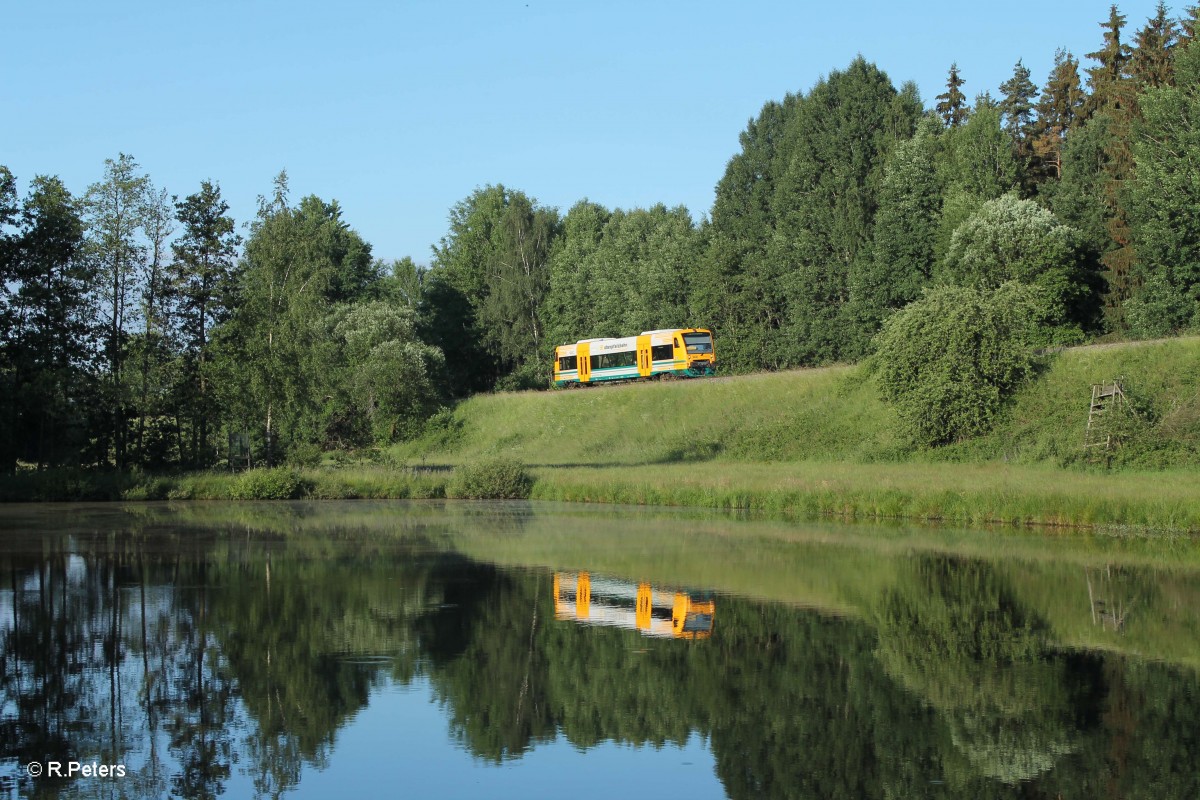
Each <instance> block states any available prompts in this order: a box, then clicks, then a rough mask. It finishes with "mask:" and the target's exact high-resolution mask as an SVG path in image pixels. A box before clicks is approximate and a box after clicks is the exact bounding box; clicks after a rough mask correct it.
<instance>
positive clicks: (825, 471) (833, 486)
mask: <svg viewBox="0 0 1200 800" xmlns="http://www.w3.org/2000/svg"><path fill="white" fill-rule="evenodd" d="M536 475H537V478H538V483H537V484H536V486H535V487H534V497H537V498H541V499H547V500H578V501H590V502H607V503H627V504H649V505H654V504H660V505H687V506H700V507H706V508H730V509H747V510H753V511H757V512H764V513H766V514H769V515H774V516H782V517H802V516H806V515H814V514H824V515H834V516H840V517H846V518H851V519H854V518H872V517H883V518H908V519H918V520H929V521H950V522H958V523H967V524H982V523H996V522H999V523H1014V524H1038V525H1075V526H1105V525H1124V526H1130V527H1133V528H1142V529H1170V530H1190V531H1197V530H1200V491H1198V490H1197V488H1196V487H1197V485H1198V481H1200V475H1197V474H1196V473H1194V472H1190V471H1188V472H1184V471H1179V472H1167V473H1123V474H1119V475H1114V474H1088V473H1079V472H1071V471H1066V470H1061V469H1054V468H1050V467H1038V466H1017V465H1006V464H903V465H901V464H846V463H818V462H802V463H792V464H731V463H723V462H715V463H708V464H703V465H666V466H654V467H650V466H641V467H620V468H618V467H597V468H584V467H576V468H564V469H541V470H538V471H537V472H536Z"/></svg>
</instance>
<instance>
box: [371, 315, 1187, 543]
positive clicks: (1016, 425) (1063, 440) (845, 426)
mask: <svg viewBox="0 0 1200 800" xmlns="http://www.w3.org/2000/svg"><path fill="white" fill-rule="evenodd" d="M1198 367H1200V339H1196V338H1188V339H1177V340H1170V341H1164V342H1154V343H1134V344H1125V345H1115V346H1102V347H1087V348H1078V349H1074V350H1069V351H1065V352H1062V353H1058V354H1056V355H1053V356H1050V357H1048V358H1047V361H1046V365H1045V367H1044V369H1043V370H1042V371H1041V372H1040V374H1039V375H1038V377H1037V378H1036V380H1034V381H1033V382H1031V383H1030V384H1029V385H1027V386H1026V387H1025V388H1024V389H1022V390H1021V392H1020V393H1019V394H1018V396H1017V397H1016V398H1015V399H1014V402H1013V403H1012V405H1011V407H1010V408H1009V410H1008V412H1007V413H1006V415H1005V417H1004V418H1003V419H1002V420H1001V421H1000V422H999V424H998V425H997V426H996V428H995V430H993V432H992V433H991V434H989V435H987V436H984V437H981V438H979V439H976V440H972V441H969V442H964V443H960V444H957V445H954V446H951V447H946V448H939V449H935V450H923V449H915V448H912V447H910V446H908V445H907V444H906V443H905V441H904V440H903V438H902V437H901V435H900V434H899V433H898V431H897V421H896V418H895V416H894V415H893V413H892V411H891V410H890V409H889V408H888V407H887V406H885V405H884V404H883V403H881V402H880V400H879V399H878V392H877V390H876V387H875V386H874V383H873V380H872V379H871V377H870V375H869V374H868V372H867V370H866V369H864V368H863V367H832V368H827V369H817V370H802V371H797V372H789V373H779V374H762V375H753V376H746V377H739V378H731V379H726V380H715V381H692V382H679V383H668V384H653V385H628V386H616V387H602V388H595V389H588V390H582V391H573V392H556V393H553V394H550V395H546V394H544V393H517V394H499V395H488V396H479V397H475V398H472V399H470V400H468V401H467V402H465V403H463V404H462V405H461V406H459V407H458V409H456V410H455V412H454V415H453V417H452V418H451V419H450V420H448V421H447V424H445V425H443V426H442V427H441V428H440V429H438V430H433V431H431V432H430V433H429V434H427V435H426V436H425V437H424V438H422V439H420V440H418V441H416V442H413V443H409V444H407V445H404V446H401V447H398V448H396V449H395V451H394V455H395V456H396V457H397V458H400V459H405V460H408V461H409V462H410V463H416V462H418V461H423V462H425V463H438V464H451V465H453V464H461V463H470V462H473V461H478V460H481V459H486V458H489V457H494V456H499V455H504V456H511V457H514V458H516V459H519V460H521V461H523V462H525V463H526V464H529V465H530V466H531V467H532V469H533V472H534V475H535V477H536V479H537V480H536V483H535V485H534V488H533V496H534V497H535V498H539V499H550V500H579V501H593V502H614V503H636V504H667V505H691V506H701V507H709V508H733V509H747V510H754V511H762V512H766V513H768V514H771V515H776V516H791V515H796V516H800V515H808V514H833V515H839V516H845V517H854V518H867V517H885V518H891V517H903V518H911V519H921V520H941V521H954V522H960V523H972V524H979V523H988V522H1000V523H1023V524H1044V525H1084V526H1096V525H1099V526H1121V525H1127V526H1131V527H1135V528H1163V529H1175V530H1180V529H1182V530H1191V531H1200V369H1198ZM1115 378H1120V379H1121V380H1122V384H1123V386H1124V387H1125V390H1126V392H1127V395H1128V397H1129V399H1130V401H1131V405H1132V406H1133V407H1134V408H1135V409H1136V410H1137V416H1136V417H1135V416H1129V417H1128V418H1127V419H1126V420H1125V422H1123V424H1122V428H1123V430H1124V433H1125V436H1124V439H1125V441H1124V443H1123V444H1122V445H1121V446H1120V447H1119V448H1117V449H1116V450H1114V451H1112V452H1111V453H1110V454H1108V455H1107V456H1104V457H1103V460H1104V462H1105V463H1102V464H1097V463H1093V461H1091V460H1089V454H1087V453H1085V452H1084V449H1083V447H1082V440H1083V434H1084V427H1085V425H1086V421H1087V413H1088V405H1089V401H1090V399H1091V385H1092V384H1093V383H1100V382H1105V381H1111V380H1113V379H1115ZM1095 457H1096V454H1095V451H1093V452H1092V454H1091V456H1090V458H1091V459H1095Z"/></svg>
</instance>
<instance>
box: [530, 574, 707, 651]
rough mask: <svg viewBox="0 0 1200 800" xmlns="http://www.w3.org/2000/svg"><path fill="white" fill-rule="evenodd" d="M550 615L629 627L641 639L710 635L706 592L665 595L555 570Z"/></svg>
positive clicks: (646, 587)
mask: <svg viewBox="0 0 1200 800" xmlns="http://www.w3.org/2000/svg"><path fill="white" fill-rule="evenodd" d="M554 616H555V618H556V619H566V620H574V621H575V622H582V623H585V624H588V625H609V626H612V627H614V628H627V629H629V630H636V631H639V632H640V633H641V634H642V635H644V636H655V637H661V638H675V639H707V638H708V637H709V636H712V626H713V600H712V597H711V595H708V594H697V593H694V592H676V591H663V590H661V589H655V588H653V587H651V586H650V584H648V583H629V582H627V581H617V580H609V579H606V578H592V577H591V576H590V575H589V574H588V573H586V572H580V573H574V572H556V573H554Z"/></svg>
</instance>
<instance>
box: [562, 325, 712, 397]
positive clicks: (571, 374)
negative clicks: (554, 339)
mask: <svg viewBox="0 0 1200 800" xmlns="http://www.w3.org/2000/svg"><path fill="white" fill-rule="evenodd" d="M714 374H716V353H715V352H714V351H713V338H712V332H711V331H708V330H705V329H704V328H666V329H664V330H660V331H643V332H642V333H640V334H638V335H637V336H627V337H625V338H623V339H584V340H583V341H580V342H576V343H575V344H562V345H559V346H558V347H556V348H554V385H555V386H587V385H590V384H593V383H600V382H603V381H632V380H644V379H650V378H662V377H667V376H671V377H680V378H700V377H703V376H705V375H714Z"/></svg>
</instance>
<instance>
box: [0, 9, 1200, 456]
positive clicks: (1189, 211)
mask: <svg viewBox="0 0 1200 800" xmlns="http://www.w3.org/2000/svg"><path fill="white" fill-rule="evenodd" d="M1197 19H1200V13H1198V12H1197V10H1196V9H1191V10H1189V11H1188V12H1187V13H1186V14H1185V16H1184V18H1183V19H1182V20H1175V19H1173V18H1172V17H1170V16H1169V14H1168V11H1167V9H1166V7H1165V6H1162V5H1160V6H1159V7H1158V9H1157V12H1156V14H1155V16H1154V17H1152V18H1151V19H1149V20H1147V21H1146V22H1145V24H1144V25H1143V26H1142V27H1141V28H1140V29H1138V30H1136V31H1135V32H1134V33H1133V34H1132V35H1130V33H1129V28H1128V26H1127V21H1126V18H1125V17H1124V16H1123V15H1122V14H1120V13H1119V11H1118V9H1117V7H1116V6H1113V7H1112V8H1111V9H1110V12H1109V14H1108V17H1107V19H1105V20H1104V21H1103V22H1102V23H1100V28H1101V36H1100V37H1099V45H1098V47H1097V49H1096V50H1095V51H1094V52H1091V53H1088V54H1086V56H1085V61H1084V62H1081V61H1080V60H1079V59H1077V58H1076V57H1075V56H1074V55H1072V54H1071V53H1069V52H1065V51H1059V52H1058V53H1056V54H1055V59H1054V66H1053V67H1052V69H1051V71H1050V74H1049V75H1048V77H1047V79H1046V82H1045V84H1044V85H1043V87H1042V88H1041V89H1040V90H1039V89H1038V87H1037V86H1036V85H1035V83H1034V81H1033V77H1032V76H1031V74H1030V71H1029V69H1028V68H1026V67H1025V66H1024V64H1023V63H1022V61H1020V60H1018V61H1017V62H1016V64H1015V66H1014V68H1013V74H1012V77H1011V78H1010V79H1009V80H1006V81H1005V82H1003V83H1002V84H1001V85H1000V86H999V87H998V91H999V97H998V99H997V98H994V97H992V95H991V94H990V93H989V92H987V91H984V92H982V93H979V94H977V95H976V96H975V99H974V101H973V103H972V102H970V101H969V100H968V95H969V88H970V76H969V74H967V72H966V71H964V70H962V69H960V67H959V65H958V64H957V63H954V64H952V65H951V66H950V69H949V75H948V78H947V82H946V86H945V91H944V92H941V93H939V94H938V95H936V102H935V104H934V108H932V109H927V108H926V107H925V106H924V104H923V103H922V101H921V99H920V97H919V95H918V92H917V88H916V87H915V86H914V85H912V84H905V85H903V86H901V87H899V88H897V87H896V86H895V85H894V84H893V83H892V81H891V79H890V78H889V77H888V76H887V75H886V74H885V73H884V72H883V71H881V70H880V69H879V68H878V67H876V66H875V65H874V64H871V63H870V62H868V61H866V60H865V59H864V58H862V57H859V58H857V59H855V60H854V61H853V62H851V64H850V65H849V66H847V67H846V68H845V69H843V70H835V71H833V72H831V73H829V75H828V76H826V77H824V78H822V79H821V80H819V81H818V82H817V83H816V84H815V85H814V86H813V87H812V88H811V89H809V90H808V91H807V92H803V93H797V94H791V95H788V96H787V97H785V98H783V99H782V100H778V101H775V100H772V101H769V102H767V103H766V104H765V105H764V106H763V108H762V111H761V112H760V113H759V115H758V116H757V117H756V118H754V119H752V120H750V122H749V124H748V126H747V128H746V130H745V131H743V132H742V134H741V136H740V139H739V143H740V149H739V151H738V152H737V153H736V154H735V155H734V156H733V157H732V158H731V159H730V160H729V162H728V164H727V166H726V169H725V173H724V175H723V176H722V178H721V180H720V181H719V183H718V184H717V186H716V197H715V201H714V204H713V207H712V209H711V213H710V215H709V216H707V217H705V218H702V219H701V220H700V221H699V222H697V221H696V220H695V219H694V218H693V216H692V214H691V213H690V212H689V211H688V210H687V209H685V208H682V207H680V208H667V207H665V206H663V205H657V206H654V207H652V208H648V209H627V210H623V209H608V208H605V207H603V206H601V205H599V204H597V203H594V202H590V201H588V200H581V201H580V202H578V203H577V204H575V205H574V206H573V207H571V208H570V209H569V210H568V211H567V212H566V213H565V214H563V213H560V211H559V210H558V209H554V208H549V207H546V206H543V205H541V204H539V203H538V202H537V200H536V199H534V198H532V197H530V196H528V195H527V194H525V193H524V192H522V191H519V190H516V189H513V188H511V187H506V186H502V185H489V186H484V187H481V188H479V189H477V190H475V191H474V192H472V193H471V194H470V195H469V196H468V197H466V198H464V199H463V200H462V201H461V202H459V203H458V204H456V205H455V206H454V207H453V208H451V209H450V212H449V226H448V230H447V232H446V234H445V236H444V237H443V238H442V239H441V241H440V242H439V243H438V244H437V245H436V246H434V248H433V252H432V262H431V264H430V266H429V267H428V268H426V267H421V266H418V265H417V264H416V263H415V262H414V261H413V260H412V259H410V258H406V259H401V260H400V261H396V262H394V263H391V264H385V263H383V262H381V261H379V260H378V259H375V258H373V256H372V252H371V246H370V244H369V243H368V242H366V241H365V240H364V239H363V238H362V237H361V236H360V235H359V234H358V233H357V232H355V231H354V230H353V228H351V227H350V226H349V224H348V223H347V222H346V221H345V220H344V219H343V217H342V212H341V208H340V207H339V206H338V204H337V203H336V202H334V201H326V200H322V199H320V198H317V197H307V198H303V199H302V200H301V201H300V202H299V203H298V204H296V203H293V201H292V200H291V199H290V198H289V196H288V190H287V179H286V175H284V174H281V175H280V177H279V179H278V180H277V182H276V185H275V187H274V188H273V190H272V191H271V192H270V193H269V195H268V196H265V197H263V198H260V204H259V210H258V214H257V216H256V218H255V219H254V220H252V221H250V224H249V226H248V234H247V236H246V238H245V240H244V241H243V240H242V238H241V237H239V236H238V235H237V233H235V231H236V230H237V226H236V225H235V221H234V220H233V219H231V218H230V216H229V210H228V205H227V204H226V203H225V201H224V200H223V199H222V197H221V193H220V188H219V186H218V185H217V184H216V183H215V182H205V183H203V184H202V185H201V187H200V188H199V190H198V191H196V192H195V193H193V194H191V195H188V196H186V197H184V198H183V199H182V200H180V199H178V198H176V197H173V196H171V195H169V194H168V193H167V191H166V190H164V189H162V188H160V187H155V186H154V185H153V184H152V182H151V180H150V178H149V176H147V175H145V174H143V173H142V171H141V169H140V167H139V166H138V164H137V162H136V161H135V160H134V159H133V158H132V157H131V156H128V155H124V154H122V155H120V156H118V157H117V158H116V159H113V160H110V161H108V162H106V164H105V168H104V172H103V175H102V177H101V179H100V180H99V181H97V182H96V183H95V184H93V185H92V186H90V187H88V188H87V189H86V191H85V192H84V193H83V194H81V195H79V196H75V195H73V194H72V193H71V192H70V191H69V190H68V189H67V187H66V186H64V185H63V183H62V182H61V181H60V180H58V179H57V178H53V177H47V176H36V177H34V178H33V179H32V180H31V182H30V184H29V190H28V194H27V195H26V196H25V197H24V198H23V199H22V198H19V197H18V192H17V184H16V179H15V178H14V176H13V175H11V174H10V173H9V171H8V170H7V169H4V168H2V167H0V277H2V279H3V290H2V292H0V321H2V322H3V326H2V330H3V336H2V340H0V388H2V389H3V391H0V465H2V468H3V469H4V470H12V469H14V468H15V467H16V465H17V464H18V463H26V464H34V465H54V464H98V465H112V466H115V467H118V468H131V467H151V468H161V467H165V466H170V465H185V466H209V465H213V464H216V463H222V462H225V463H229V464H231V465H232V464H253V463H259V462H268V463H270V462H275V461H278V460H280V459H282V458H285V457H290V458H298V459H303V458H306V457H311V454H313V453H315V452H318V451H319V449H321V448H325V449H330V448H337V447H362V446H367V445H372V444H386V443H388V442H391V441H395V440H397V439H401V438H404V437H407V436H411V435H413V434H414V433H416V432H417V431H419V430H420V428H421V424H422V420H423V419H424V418H426V417H427V416H428V415H429V414H430V413H431V412H433V411H435V410H436V409H437V408H438V407H439V406H441V405H442V404H444V403H446V402H449V401H450V400H452V399H454V398H456V397H462V396H465V395H467V394H470V393H472V392H477V391H486V390H489V389H492V388H497V387H499V388H525V387H538V386H545V385H546V382H547V377H548V364H549V360H550V354H551V352H552V349H553V347H554V345H556V344H560V343H564V342H571V341H575V340H578V339H581V338H589V337H596V336H616V335H628V334H632V333H636V332H638V331H641V330H646V329H651V328H661V327H669V326H685V325H695V326H706V327H710V328H712V329H713V330H714V331H715V332H716V335H717V337H718V342H719V345H718V348H719V357H720V362H721V364H722V368H723V369H726V370H731V371H751V370H759V369H779V368H785V367H791V366H799V365H812V364H824V363H830V362H839V361H840V362H845V361H855V360H858V359H861V358H863V357H864V356H866V355H868V354H870V353H871V352H873V351H874V350H875V348H876V347H877V344H876V341H875V337H876V335H877V334H878V333H879V331H880V330H881V328H882V327H883V325H884V322H885V321H886V320H887V319H888V318H889V317H891V316H892V315H893V314H894V313H895V312H897V311H899V310H900V309H903V308H905V307H906V306H908V305H909V304H911V303H913V302H915V301H918V300H919V299H920V298H921V297H922V295H923V293H924V292H926V291H927V290H931V289H934V288H936V287H944V286H956V287H962V288H970V289H974V290H979V291H984V292H987V291H994V290H995V289H996V288H997V287H999V286H1000V285H1001V284H1006V283H1014V282H1015V283H1017V284H1022V285H1025V286H1028V287H1032V288H1033V289H1035V290H1036V294H1037V296H1038V297H1039V298H1040V305H1038V307H1037V309H1036V311H1033V312H1031V313H1033V314H1034V315H1035V316H1036V320H1034V321H1035V322H1036V328H1037V333H1036V335H1035V337H1034V338H1035V339H1036V340H1037V341H1040V342H1041V343H1044V344H1064V343H1073V342H1079V341H1083V340H1085V339H1087V338H1089V337H1094V336H1098V335H1103V334H1108V335H1112V336H1118V337H1119V336H1160V335H1169V334H1173V333H1177V332H1181V331H1186V330H1194V329H1196V328H1197V327H1200V266H1197V265H1198V264H1200V213H1197V211H1198V208H1197V196H1196V195H1197V192H1196V184H1197V181H1196V173H1197V171H1198V170H1200V134H1198V133H1197V130H1198V129H1200V49H1197V48H1194V47H1191V42H1192V39H1193V38H1194V34H1195V24H1196V21H1197Z"/></svg>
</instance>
